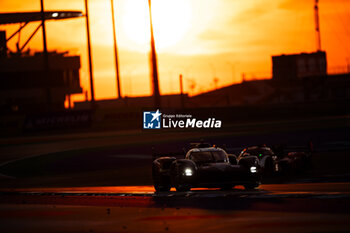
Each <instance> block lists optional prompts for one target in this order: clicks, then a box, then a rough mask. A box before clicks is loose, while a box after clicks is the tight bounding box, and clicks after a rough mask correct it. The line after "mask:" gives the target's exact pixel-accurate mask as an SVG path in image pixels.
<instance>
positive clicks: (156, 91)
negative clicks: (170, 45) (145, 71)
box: [148, 0, 160, 108]
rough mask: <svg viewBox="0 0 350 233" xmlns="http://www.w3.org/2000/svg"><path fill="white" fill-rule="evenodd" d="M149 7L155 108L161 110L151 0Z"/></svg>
mask: <svg viewBox="0 0 350 233" xmlns="http://www.w3.org/2000/svg"><path fill="white" fill-rule="evenodd" d="M148 7H149V19H150V30H151V70H152V84H153V85H152V86H153V97H154V107H156V108H160V93H159V81H158V65H157V53H156V47H155V43H154V35H153V24H152V5H151V0H148Z"/></svg>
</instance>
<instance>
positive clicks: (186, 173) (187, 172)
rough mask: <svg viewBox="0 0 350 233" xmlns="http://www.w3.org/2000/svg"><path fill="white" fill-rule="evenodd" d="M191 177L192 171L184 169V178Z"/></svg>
mask: <svg viewBox="0 0 350 233" xmlns="http://www.w3.org/2000/svg"><path fill="white" fill-rule="evenodd" d="M192 175H193V171H192V169H190V168H186V169H185V176H192Z"/></svg>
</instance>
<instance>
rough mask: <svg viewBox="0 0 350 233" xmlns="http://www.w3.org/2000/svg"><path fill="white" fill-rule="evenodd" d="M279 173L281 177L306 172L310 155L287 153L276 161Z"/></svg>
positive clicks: (309, 165)
mask: <svg viewBox="0 0 350 233" xmlns="http://www.w3.org/2000/svg"><path fill="white" fill-rule="evenodd" d="M278 166H279V171H280V172H281V174H283V175H292V174H297V173H299V174H300V173H302V172H306V171H307V170H308V169H310V167H311V154H310V153H306V152H301V151H299V152H289V153H288V154H287V155H286V156H284V157H283V158H281V159H279V160H278Z"/></svg>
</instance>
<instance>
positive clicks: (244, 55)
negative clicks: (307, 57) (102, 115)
mask: <svg viewBox="0 0 350 233" xmlns="http://www.w3.org/2000/svg"><path fill="white" fill-rule="evenodd" d="M114 1H115V8H116V21H117V25H116V26H117V40H118V46H119V59H120V73H121V83H122V95H123V96H125V95H128V96H137V95H148V94H150V92H151V90H150V77H149V64H148V51H149V43H148V42H147V38H148V35H147V33H148V24H147V23H148V21H147V14H148V13H147V8H146V4H145V3H147V0H114ZM313 3H314V1H313V0H245V1H240V0H215V1H213V0H177V1H174V0H153V6H154V27H155V36H156V46H157V48H158V65H159V76H160V86H161V93H162V94H168V93H178V92H179V84H178V83H179V82H178V76H179V74H180V73H181V74H183V75H184V78H185V83H184V85H185V91H186V92H189V93H190V94H196V93H199V92H202V91H208V90H212V89H214V82H213V79H214V78H215V77H217V78H218V79H219V82H218V86H225V85H229V84H231V83H233V82H241V81H242V73H245V74H246V77H247V79H250V78H254V77H255V78H263V77H270V76H271V66H272V64H271V55H278V54H281V53H286V54H288V53H298V52H312V51H314V50H315V49H316V43H315V32H314V15H313ZM89 6H90V9H89V10H90V23H91V36H92V39H91V40H92V44H93V47H92V49H93V50H92V53H93V68H94V78H95V82H94V83H95V95H96V98H97V99H101V98H113V97H115V96H116V84H115V71H114V54H113V44H112V41H113V37H112V25H111V15H110V0H89ZM319 7H320V17H321V35H322V48H323V49H324V50H326V51H327V56H328V67H329V70H330V71H331V72H334V71H345V70H346V66H347V61H348V62H349V63H350V44H349V41H350V40H349V39H350V29H349V28H348V26H347V25H346V22H350V1H347V0H320V4H319ZM0 9H1V12H16V11H38V10H40V1H39V0H26V1H20V0H1V1H0ZM45 9H46V10H56V9H61V10H81V11H84V0H45ZM84 22H85V20H84V19H83V18H81V19H72V20H64V21H61V22H59V21H50V22H47V37H48V48H49V50H58V51H65V50H69V51H70V52H71V54H80V55H82V58H81V59H82V66H83V67H82V70H81V84H82V86H83V88H84V89H85V90H89V88H90V87H89V81H88V70H87V57H86V54H87V52H86V31H85V24H84ZM37 24H38V23H32V25H31V26H30V27H28V28H27V29H26V30H25V32H24V33H23V34H29V33H30V32H31V31H32V30H34V28H35V27H36V26H37ZM17 28H18V26H0V30H2V29H6V30H7V33H8V35H10V34H11V33H12V32H13V31H14V30H16V29H17ZM23 34H22V36H23ZM23 37H24V36H23ZM22 41H23V40H22ZM15 42H16V39H15V40H13V41H12V42H11V43H10V44H9V46H10V48H12V49H14V44H15ZM29 47H30V48H31V49H33V50H40V49H41V33H38V34H37V35H36V37H35V38H34V39H33V41H32V42H31V43H30V44H29ZM82 98H84V97H83V95H78V96H76V97H75V98H74V99H82Z"/></svg>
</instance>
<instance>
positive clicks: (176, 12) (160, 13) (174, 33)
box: [121, 0, 192, 49]
mask: <svg viewBox="0 0 350 233" xmlns="http://www.w3.org/2000/svg"><path fill="white" fill-rule="evenodd" d="M191 10H192V9H191V3H190V2H189V1H186V0H177V1H174V0H152V21H153V30H154V37H155V41H156V47H157V48H158V49H164V48H167V47H171V46H174V45H176V44H177V43H178V42H179V41H181V40H182V39H183V38H184V36H185V34H186V32H187V31H188V30H189V29H190V26H191ZM121 23H122V27H123V31H124V33H125V34H126V36H127V38H128V39H130V42H132V43H133V44H134V45H136V46H143V45H146V44H148V42H149V41H150V26H149V9H148V1H147V0H131V1H125V3H124V8H123V13H122V15H121Z"/></svg>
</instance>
